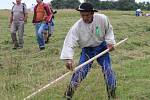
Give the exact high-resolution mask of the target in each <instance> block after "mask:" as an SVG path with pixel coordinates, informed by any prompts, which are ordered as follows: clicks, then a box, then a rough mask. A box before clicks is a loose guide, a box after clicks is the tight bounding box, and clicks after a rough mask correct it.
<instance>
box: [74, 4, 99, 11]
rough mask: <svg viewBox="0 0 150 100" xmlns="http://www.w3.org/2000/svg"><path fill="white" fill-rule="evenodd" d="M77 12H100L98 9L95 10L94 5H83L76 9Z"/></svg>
mask: <svg viewBox="0 0 150 100" xmlns="http://www.w3.org/2000/svg"><path fill="white" fill-rule="evenodd" d="M76 10H77V11H83V12H98V11H97V10H96V9H94V8H93V5H92V4H90V3H81V4H80V5H79V7H78V8H76Z"/></svg>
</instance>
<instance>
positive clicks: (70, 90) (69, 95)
mask: <svg viewBox="0 0 150 100" xmlns="http://www.w3.org/2000/svg"><path fill="white" fill-rule="evenodd" d="M73 94H74V89H73V88H71V87H70V86H69V87H68V88H67V91H65V93H64V97H65V98H66V99H67V100H72V97H73Z"/></svg>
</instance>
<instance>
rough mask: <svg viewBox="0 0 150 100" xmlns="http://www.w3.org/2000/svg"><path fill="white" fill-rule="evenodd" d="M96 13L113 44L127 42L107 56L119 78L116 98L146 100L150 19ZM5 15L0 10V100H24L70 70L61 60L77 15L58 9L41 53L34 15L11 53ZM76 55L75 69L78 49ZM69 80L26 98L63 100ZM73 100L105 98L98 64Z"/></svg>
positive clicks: (148, 92)
mask: <svg viewBox="0 0 150 100" xmlns="http://www.w3.org/2000/svg"><path fill="white" fill-rule="evenodd" d="M99 13H104V14H106V15H107V16H108V17H109V19H110V21H111V24H112V25H113V28H114V33H115V37H116V41H117V42H119V41H120V40H122V39H124V38H128V40H127V41H126V42H125V43H123V44H121V45H120V46H118V47H117V48H116V50H115V51H112V52H111V57H112V64H113V70H114V71H115V73H116V76H117V91H116V94H117V97H118V99H117V100H150V17H145V16H141V17H136V16H134V11H109V10H108V11H99ZM144 13H146V11H145V12H144ZM9 14H10V12H9V11H8V10H1V11H0V100H23V99H24V98H25V97H27V96H28V95H30V94H31V93H33V92H35V91H37V90H38V89H40V88H42V87H43V86H44V85H46V84H48V83H49V82H51V81H53V80H55V79H56V78H58V77H59V76H61V75H63V74H64V73H66V72H67V71H68V70H67V69H66V68H65V65H64V62H63V61H61V60H60V59H59V56H60V52H61V48H62V45H63V41H64V38H65V36H66V34H67V32H68V30H69V28H70V27H71V26H72V25H73V23H74V22H76V21H77V20H78V19H79V18H80V15H79V13H78V12H76V11H75V10H58V13H57V14H56V16H55V31H54V34H53V35H52V37H51V38H50V41H49V43H48V44H46V49H45V50H44V51H39V48H38V44H37V42H36V37H35V33H34V26H33V24H32V23H31V21H32V16H33V14H32V12H30V13H29V18H28V23H27V24H26V25H25V36H24V48H23V49H17V50H12V47H13V44H12V41H11V38H10V32H9V29H8V23H9V20H8V19H9ZM75 51H76V54H75V56H74V60H75V64H76V65H77V64H78V59H79V55H80V49H79V48H76V49H75ZM70 78H71V74H70V75H68V76H67V77H66V78H65V79H63V80H62V81H59V82H58V83H57V84H54V85H53V86H50V87H48V88H47V89H45V90H44V91H42V92H40V93H38V94H37V95H35V96H34V97H32V98H30V100H65V98H64V97H63V94H64V91H65V89H66V86H67V85H68V83H69V81H70ZM73 100H107V95H106V89H105V83H104V79H103V74H102V72H101V69H100V68H99V65H98V64H97V62H96V61H95V62H94V64H93V68H92V69H91V71H90V72H89V74H88V75H87V78H86V80H84V81H83V82H82V83H81V85H80V87H79V88H78V89H77V91H76V92H75V95H74V98H73Z"/></svg>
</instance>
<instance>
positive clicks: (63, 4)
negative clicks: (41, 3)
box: [51, 0, 80, 9]
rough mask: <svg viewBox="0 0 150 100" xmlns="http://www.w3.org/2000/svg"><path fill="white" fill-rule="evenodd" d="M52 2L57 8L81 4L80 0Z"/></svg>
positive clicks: (56, 0)
mask: <svg viewBox="0 0 150 100" xmlns="http://www.w3.org/2000/svg"><path fill="white" fill-rule="evenodd" d="M51 3H52V5H53V7H54V8H56V9H64V8H76V7H77V6H78V5H79V4H80V2H79V0H53V1H52V2H51Z"/></svg>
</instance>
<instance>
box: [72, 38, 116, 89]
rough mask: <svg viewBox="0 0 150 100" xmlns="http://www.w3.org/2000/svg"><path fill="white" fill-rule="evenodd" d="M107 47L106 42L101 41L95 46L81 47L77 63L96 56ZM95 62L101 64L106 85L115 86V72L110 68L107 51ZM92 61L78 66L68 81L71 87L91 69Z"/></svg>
mask: <svg viewBox="0 0 150 100" xmlns="http://www.w3.org/2000/svg"><path fill="white" fill-rule="evenodd" d="M105 49H107V46H106V42H105V41H104V42H102V43H101V44H100V45H99V46H97V47H85V48H83V49H82V52H81V56H80V61H79V64H82V63H84V62H85V61H87V60H89V59H90V58H92V57H94V56H96V55H97V54H99V53H100V52H102V51H104V50H105ZM97 62H98V64H99V65H101V66H102V72H103V74H104V79H105V82H106V85H107V87H109V88H111V89H114V88H115V87H116V78H115V74H114V72H113V71H112V68H111V59H110V56H109V53H106V54H104V55H103V56H101V57H99V58H97ZM92 63H93V62H91V63H89V64H87V65H85V66H83V67H82V68H79V69H78V70H77V71H76V72H75V73H74V74H73V75H72V79H71V82H70V85H71V87H73V88H76V87H77V86H78V85H79V83H80V82H81V81H82V80H83V79H84V78H85V77H86V75H87V74H88V72H89V71H90V69H91V65H92Z"/></svg>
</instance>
